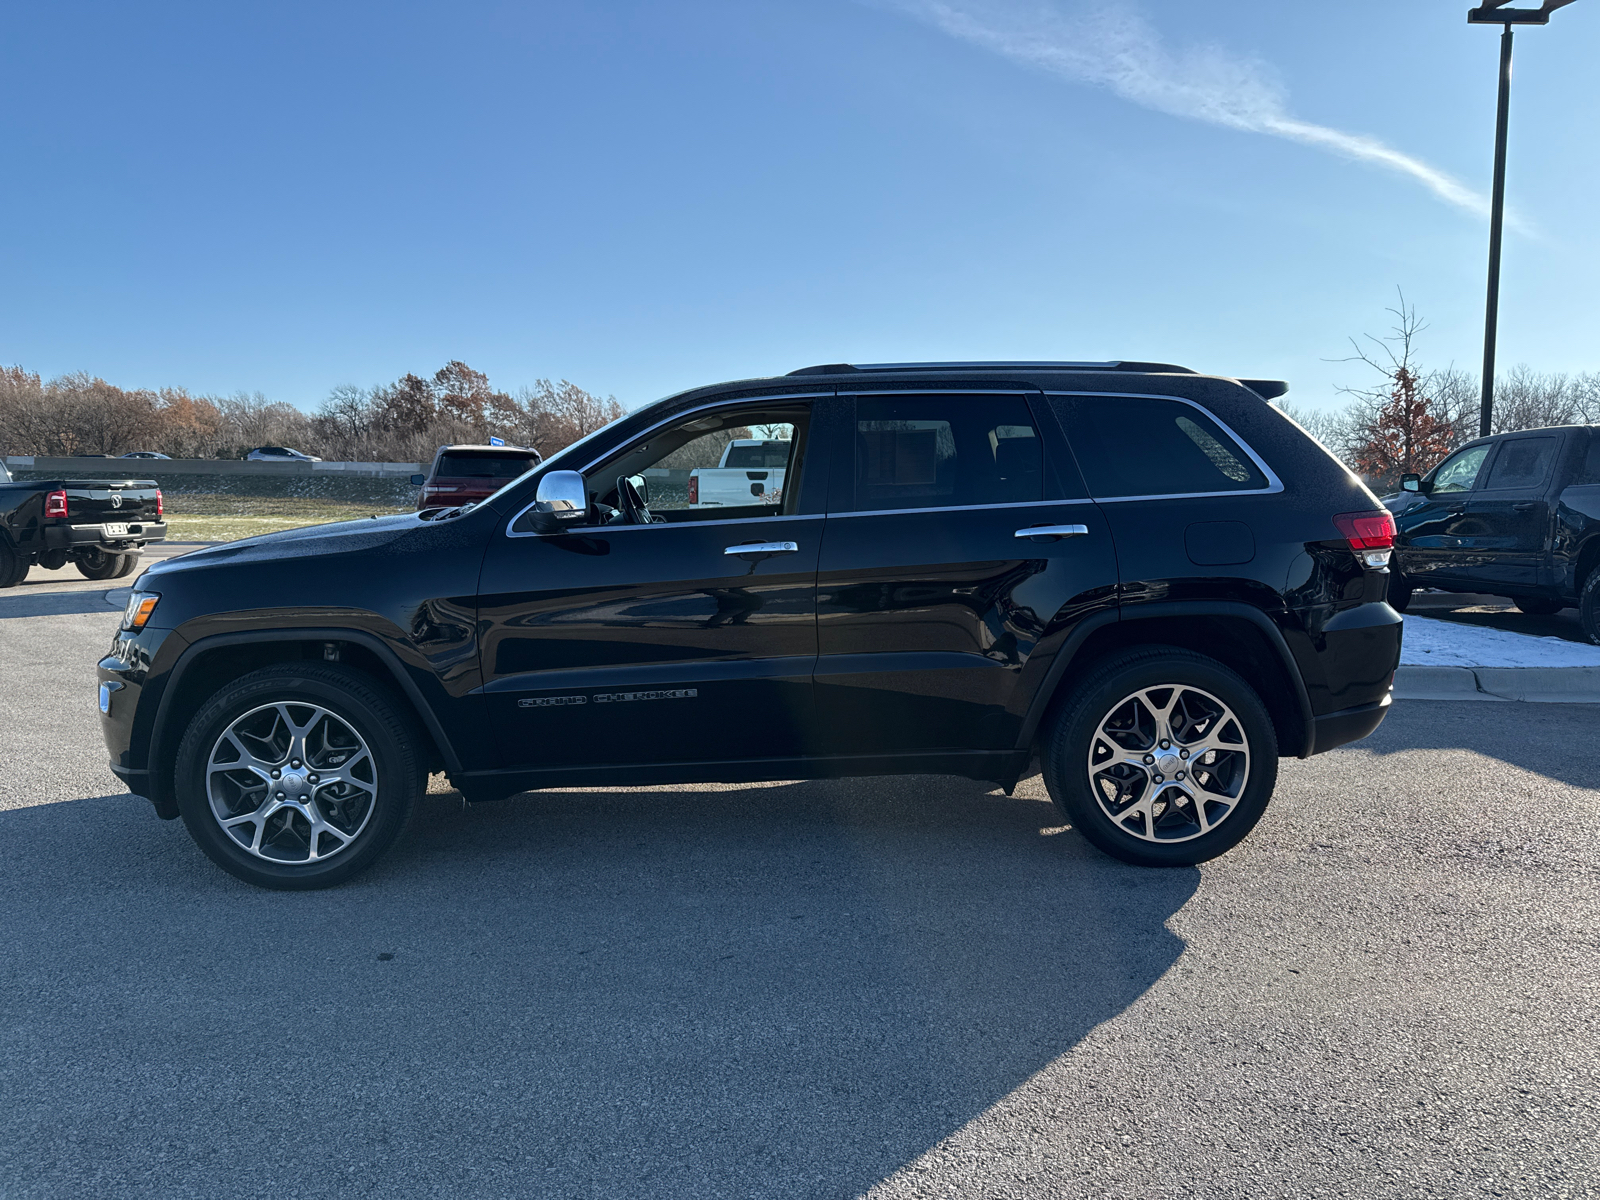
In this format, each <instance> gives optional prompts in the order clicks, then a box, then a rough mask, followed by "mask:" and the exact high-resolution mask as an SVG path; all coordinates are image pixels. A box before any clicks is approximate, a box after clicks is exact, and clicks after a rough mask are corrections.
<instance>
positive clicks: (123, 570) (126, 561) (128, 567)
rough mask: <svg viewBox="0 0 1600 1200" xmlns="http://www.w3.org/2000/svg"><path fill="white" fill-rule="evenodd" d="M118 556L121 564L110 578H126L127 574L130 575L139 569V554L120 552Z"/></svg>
mask: <svg viewBox="0 0 1600 1200" xmlns="http://www.w3.org/2000/svg"><path fill="white" fill-rule="evenodd" d="M118 557H119V558H121V559H122V565H121V566H120V567H118V568H117V573H116V574H115V575H113V576H112V577H111V578H113V579H126V578H127V577H128V576H129V575H132V574H133V573H134V572H135V571H137V570H138V569H139V555H137V554H122V555H118Z"/></svg>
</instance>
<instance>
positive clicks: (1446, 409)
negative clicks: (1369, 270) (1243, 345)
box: [1282, 294, 1600, 493]
mask: <svg viewBox="0 0 1600 1200" xmlns="http://www.w3.org/2000/svg"><path fill="white" fill-rule="evenodd" d="M1388 312H1389V313H1390V314H1391V315H1392V316H1393V317H1394V319H1395V324H1394V326H1393V328H1392V329H1391V330H1390V332H1389V334H1388V335H1387V336H1385V337H1373V336H1371V335H1368V336H1367V337H1366V338H1365V339H1363V340H1362V341H1355V340H1354V339H1352V342H1351V346H1352V349H1354V351H1355V353H1354V354H1353V355H1351V356H1350V358H1348V359H1345V360H1343V361H1346V362H1355V363H1360V364H1363V365H1364V366H1366V367H1367V368H1369V369H1370V370H1372V371H1374V372H1376V376H1377V377H1376V379H1375V380H1374V381H1373V382H1372V383H1371V384H1370V385H1368V386H1364V387H1346V388H1342V389H1341V391H1343V392H1344V393H1345V394H1346V395H1347V396H1349V397H1350V399H1349V400H1348V401H1346V403H1345V404H1344V405H1343V406H1341V407H1337V408H1332V409H1313V408H1306V407H1303V406H1300V405H1296V404H1293V403H1289V402H1286V403H1284V404H1283V405H1282V407H1283V410H1284V412H1286V413H1288V414H1289V416H1290V417H1292V418H1294V420H1295V421H1297V422H1298V423H1299V424H1300V425H1301V426H1302V427H1304V428H1305V429H1306V431H1307V432H1309V433H1310V434H1311V435H1312V436H1313V437H1315V438H1316V439H1317V440H1318V441H1320V442H1321V443H1322V444H1323V445H1324V446H1326V447H1327V448H1328V449H1329V450H1330V451H1332V453H1333V454H1334V455H1335V456H1336V457H1337V458H1339V459H1340V460H1342V461H1343V462H1344V463H1345V464H1346V465H1347V466H1349V467H1350V468H1351V470H1353V471H1355V473H1356V474H1358V475H1360V476H1361V477H1362V478H1363V479H1364V480H1366V482H1367V483H1368V485H1370V486H1371V487H1372V488H1374V489H1375V490H1377V491H1379V492H1380V493H1382V492H1386V491H1393V490H1395V489H1396V488H1398V487H1399V484H1400V476H1401V475H1403V474H1406V473H1407V472H1412V471H1414V472H1416V473H1418V474H1423V473H1425V472H1427V471H1428V470H1430V469H1432V468H1433V467H1434V466H1435V465H1437V464H1438V463H1439V461H1440V460H1441V459H1443V458H1444V457H1445V456H1446V455H1447V454H1449V453H1450V452H1451V451H1452V450H1454V449H1456V448H1457V447H1458V446H1461V445H1464V444H1465V443H1467V442H1470V441H1472V440H1473V439H1474V438H1476V437H1477V436H1478V427H1479V425H1478V417H1479V411H1480V406H1481V404H1482V393H1481V389H1480V383H1479V377H1478V376H1477V375H1476V374H1474V373H1472V372H1471V371H1463V370H1461V369H1460V368H1458V367H1454V366H1450V367H1442V368H1432V369H1429V368H1426V367H1424V366H1423V365H1422V364H1421V363H1420V362H1419V359H1418V351H1417V335H1418V334H1419V333H1421V332H1422V330H1423V329H1425V328H1426V327H1427V326H1426V325H1425V323H1424V322H1422V321H1421V320H1420V319H1419V318H1418V317H1417V314H1416V310H1415V309H1414V308H1411V307H1409V306H1407V304H1406V302H1405V297H1404V295H1403V294H1402V296H1401V297H1400V303H1399V305H1398V306H1397V307H1395V308H1391V309H1389V310H1388ZM1490 418H1491V419H1490V430H1489V432H1491V433H1510V432H1513V431H1515V430H1518V429H1537V428H1541V427H1544V426H1549V425H1587V424H1595V423H1600V371H1588V372H1583V373H1580V374H1576V375H1566V374H1560V373H1551V372H1540V371H1534V370H1531V369H1530V368H1528V367H1527V366H1518V367H1515V368H1513V369H1512V370H1510V371H1508V372H1504V373H1501V374H1499V375H1498V376H1497V378H1496V379H1495V387H1494V407H1493V410H1492V412H1491V414H1490Z"/></svg>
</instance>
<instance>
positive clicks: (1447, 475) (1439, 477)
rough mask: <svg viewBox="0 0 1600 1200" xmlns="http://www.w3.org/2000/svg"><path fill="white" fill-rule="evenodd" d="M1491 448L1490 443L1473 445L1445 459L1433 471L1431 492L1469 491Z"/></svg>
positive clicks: (1441, 493) (1436, 493) (1436, 494)
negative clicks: (1488, 444) (1487, 444)
mask: <svg viewBox="0 0 1600 1200" xmlns="http://www.w3.org/2000/svg"><path fill="white" fill-rule="evenodd" d="M1492 449H1494V447H1493V446H1492V445H1490V446H1473V447H1472V448H1471V449H1470V450H1463V451H1461V453H1459V454H1457V455H1455V456H1454V457H1453V458H1447V459H1445V460H1444V462H1443V463H1442V464H1441V465H1440V466H1439V469H1438V470H1436V471H1435V472H1434V473H1433V493H1432V494H1433V495H1435V496H1440V495H1445V494H1447V493H1450V492H1470V491H1471V490H1472V485H1473V483H1474V482H1475V481H1476V480H1477V478H1478V472H1479V471H1481V470H1482V469H1483V460H1484V459H1486V458H1488V457H1489V451H1490V450H1492Z"/></svg>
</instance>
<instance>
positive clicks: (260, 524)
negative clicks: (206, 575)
mask: <svg viewBox="0 0 1600 1200" xmlns="http://www.w3.org/2000/svg"><path fill="white" fill-rule="evenodd" d="M166 509H167V511H166V517H167V540H168V541H169V542H232V541H237V540H238V539H239V538H246V537H254V536H255V535H257V534H261V533H275V532H277V531H278V530H280V529H299V528H301V527H303V526H306V525H326V524H328V523H329V522H331V521H355V520H360V519H362V518H365V517H370V516H372V515H374V514H378V515H380V516H382V515H387V514H389V513H399V512H410V511H411V506H410V505H407V506H405V507H393V506H386V505H381V504H353V503H349V502H346V501H337V500H318V499H311V498H309V497H298V496H228V495H223V494H221V493H216V492H199V493H191V494H188V495H181V494H180V495H169V496H168V497H167V505H166Z"/></svg>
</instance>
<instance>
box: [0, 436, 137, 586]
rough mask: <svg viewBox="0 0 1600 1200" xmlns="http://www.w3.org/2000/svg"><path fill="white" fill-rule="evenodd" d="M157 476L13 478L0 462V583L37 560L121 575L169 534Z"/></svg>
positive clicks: (18, 578)
mask: <svg viewBox="0 0 1600 1200" xmlns="http://www.w3.org/2000/svg"><path fill="white" fill-rule="evenodd" d="M161 517H162V512H161V489H160V488H158V487H157V486H156V484H155V480H153V479H34V480H27V481H23V482H13V481H12V479H11V476H10V474H9V473H8V472H7V471H6V469H5V464H4V463H0V588H8V587H15V586H16V585H17V584H19V583H21V582H22V581H23V580H24V579H26V578H27V576H28V571H29V569H30V568H32V567H33V566H35V565H38V566H42V567H44V568H45V569H46V570H52V571H53V570H58V569H60V568H61V567H64V566H66V565H67V563H69V562H72V563H76V564H77V566H78V570H79V571H80V572H81V573H82V574H83V576H84V578H86V579H119V578H121V577H123V576H125V575H131V574H133V572H134V571H135V570H136V569H137V568H138V565H139V555H140V552H141V551H142V550H143V549H144V548H145V546H147V545H149V544H150V543H151V542H159V541H161V540H162V539H163V538H165V537H166V536H167V526H166V524H165V522H163V521H162V519H161Z"/></svg>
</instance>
